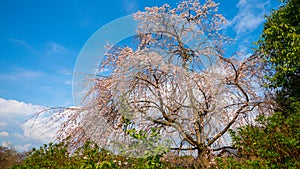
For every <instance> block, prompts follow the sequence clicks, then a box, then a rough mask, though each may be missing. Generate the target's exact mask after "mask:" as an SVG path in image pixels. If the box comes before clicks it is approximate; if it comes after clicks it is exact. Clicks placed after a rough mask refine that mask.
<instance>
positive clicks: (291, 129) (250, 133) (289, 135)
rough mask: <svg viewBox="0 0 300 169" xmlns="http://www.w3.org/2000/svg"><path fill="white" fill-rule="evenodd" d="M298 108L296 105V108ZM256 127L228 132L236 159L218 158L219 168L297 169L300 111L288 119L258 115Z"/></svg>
mask: <svg viewBox="0 0 300 169" xmlns="http://www.w3.org/2000/svg"><path fill="white" fill-rule="evenodd" d="M298 106H300V104H299V105H298ZM257 123H258V124H259V126H250V125H249V126H245V127H242V128H239V129H238V131H231V135H232V139H233V141H234V143H235V146H236V147H237V148H238V150H239V157H238V158H236V159H233V158H228V159H219V164H220V166H221V167H222V168H299V167H300V161H299V159H300V108H299V107H298V112H295V113H293V114H291V115H290V116H289V117H288V118H286V117H285V116H283V115H282V113H280V112H277V113H275V114H274V115H273V116H271V117H264V116H259V117H258V118H257Z"/></svg>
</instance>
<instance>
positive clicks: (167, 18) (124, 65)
mask: <svg viewBox="0 0 300 169" xmlns="http://www.w3.org/2000/svg"><path fill="white" fill-rule="evenodd" d="M217 6H218V4H216V3H214V2H213V1H211V0H208V1H206V3H204V4H201V3H200V2H199V1H197V0H193V1H192V0H189V1H183V2H181V3H179V4H178V6H177V7H175V8H171V7H170V6H169V5H163V6H162V7H151V8H145V10H146V11H145V12H137V13H136V14H135V19H136V20H137V21H138V24H139V25H138V30H137V34H138V38H139V40H138V41H137V43H138V45H137V47H108V48H109V51H108V53H107V54H106V56H105V58H104V60H103V61H102V62H101V63H100V66H99V72H98V76H97V78H96V79H95V83H94V85H93V87H92V89H91V90H90V92H89V94H88V96H87V97H86V102H85V103H86V104H85V105H84V106H83V108H82V111H78V112H76V113H73V114H71V115H70V116H69V117H68V120H67V122H66V123H65V124H64V126H63V128H62V136H64V135H71V139H73V141H74V144H77V145H78V144H82V142H84V141H85V140H88V139H91V140H95V141H96V142H97V143H99V144H100V145H108V147H110V148H113V147H114V146H116V147H117V148H118V150H120V144H118V143H121V144H122V143H123V144H122V145H124V143H125V145H126V147H127V151H128V152H129V153H128V154H130V155H133V156H134V155H143V153H144V152H149V151H150V150H151V149H153V147H157V145H159V144H162V145H164V146H168V145H169V146H171V147H170V149H171V150H177V151H178V152H190V154H197V155H198V157H199V158H201V159H202V162H203V164H205V163H206V162H207V165H208V162H209V155H210V154H211V153H212V152H213V151H214V150H221V149H222V148H224V147H223V146H225V145H229V144H230V141H229V137H228V136H226V133H227V131H228V130H229V129H230V128H235V127H237V126H240V125H241V124H243V125H244V124H247V123H251V120H252V119H253V117H254V116H255V115H257V114H259V113H261V112H264V113H267V109H266V108H267V107H266V106H267V104H266V98H265V96H264V92H265V91H264V90H263V88H261V87H260V86H261V85H262V83H263V82H262V80H263V79H262V77H263V76H264V72H263V67H262V64H261V58H260V57H259V55H253V56H251V57H248V58H240V57H239V55H238V54H235V55H233V56H232V57H225V56H224V45H225V44H226V43H228V41H229V38H227V37H225V36H223V35H222V33H221V30H222V29H221V27H222V24H224V23H225V19H224V18H223V16H222V15H220V14H218V13H217ZM153 129H154V130H153ZM155 132H157V133H159V135H160V136H161V139H160V141H159V142H155V143H153V142H151V141H150V140H151V138H150V136H153V133H155ZM133 138H134V139H133ZM140 140H142V141H140ZM137 142H139V143H141V144H138V143H137ZM167 143H168V144H167ZM122 145H121V147H122ZM130 145H134V146H133V147H132V149H130V147H129V146H130ZM128 147H129V148H128ZM194 150H196V153H195V152H194ZM205 165H206V164H205Z"/></svg>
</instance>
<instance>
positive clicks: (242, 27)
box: [227, 0, 270, 36]
mask: <svg viewBox="0 0 300 169" xmlns="http://www.w3.org/2000/svg"><path fill="white" fill-rule="evenodd" d="M269 4H270V1H269V0H268V1H259V0H251V1H250V0H240V1H239V3H238V4H237V8H238V9H239V10H238V13H237V15H236V16H235V17H234V18H233V19H232V20H230V21H229V22H228V25H227V26H232V27H233V28H234V30H235V32H236V33H237V36H241V35H243V34H245V33H247V34H248V33H251V32H252V31H254V30H255V29H256V28H257V27H258V26H259V25H260V24H262V23H263V22H264V15H265V13H266V6H267V5H269Z"/></svg>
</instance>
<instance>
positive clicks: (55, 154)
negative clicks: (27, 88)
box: [13, 140, 170, 169]
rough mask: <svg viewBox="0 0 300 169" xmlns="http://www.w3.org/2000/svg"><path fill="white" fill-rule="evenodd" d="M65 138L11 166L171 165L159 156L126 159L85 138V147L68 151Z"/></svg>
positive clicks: (111, 168)
mask: <svg viewBox="0 0 300 169" xmlns="http://www.w3.org/2000/svg"><path fill="white" fill-rule="evenodd" d="M69 144H71V143H69V142H68V141H67V140H65V141H63V142H61V143H49V144H48V145H46V144H45V145H44V146H41V147H40V148H39V149H33V150H32V151H31V152H29V153H28V154H27V156H26V158H25V160H24V161H23V163H22V164H16V165H14V166H13V168H14V169H27V168H28V169H29V168H30V169H32V168H33V169H34V168H65V169H67V168H68V169H69V168H80V169H89V168H96V169H118V168H133V169H135V168H136V169H139V168H141V169H142V168H143V169H157V168H167V167H169V168H170V164H169V163H167V162H162V161H161V156H160V155H156V156H148V157H146V158H126V157H124V156H120V155H115V154H113V153H111V152H109V151H107V150H104V149H101V148H99V147H98V145H97V144H95V143H92V142H89V141H87V142H86V143H85V145H84V146H82V147H79V148H77V149H76V150H75V151H73V153H70V150H68V148H69Z"/></svg>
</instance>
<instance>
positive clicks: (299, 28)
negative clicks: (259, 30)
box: [259, 0, 300, 109]
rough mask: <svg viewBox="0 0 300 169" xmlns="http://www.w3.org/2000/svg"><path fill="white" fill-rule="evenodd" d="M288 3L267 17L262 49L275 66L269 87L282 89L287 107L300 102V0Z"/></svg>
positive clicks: (280, 97) (280, 99) (281, 99)
mask: <svg viewBox="0 0 300 169" xmlns="http://www.w3.org/2000/svg"><path fill="white" fill-rule="evenodd" d="M284 2H285V5H284V6H282V7H281V8H279V9H278V10H276V11H273V13H271V15H270V16H269V17H268V18H267V22H266V23H265V25H264V31H263V34H262V40H261V41H260V42H259V49H260V52H262V53H263V54H264V56H265V59H266V63H267V64H268V65H269V66H270V68H271V71H270V73H269V77H268V78H269V80H270V84H269V87H271V88H275V89H278V90H279V93H278V96H277V102H278V103H279V104H280V105H281V106H282V108H283V109H286V108H291V107H289V105H290V103H292V102H294V101H295V100H296V101H300V100H299V98H300V85H299V84H300V57H299V53H300V22H299V20H300V0H287V1H284Z"/></svg>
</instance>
